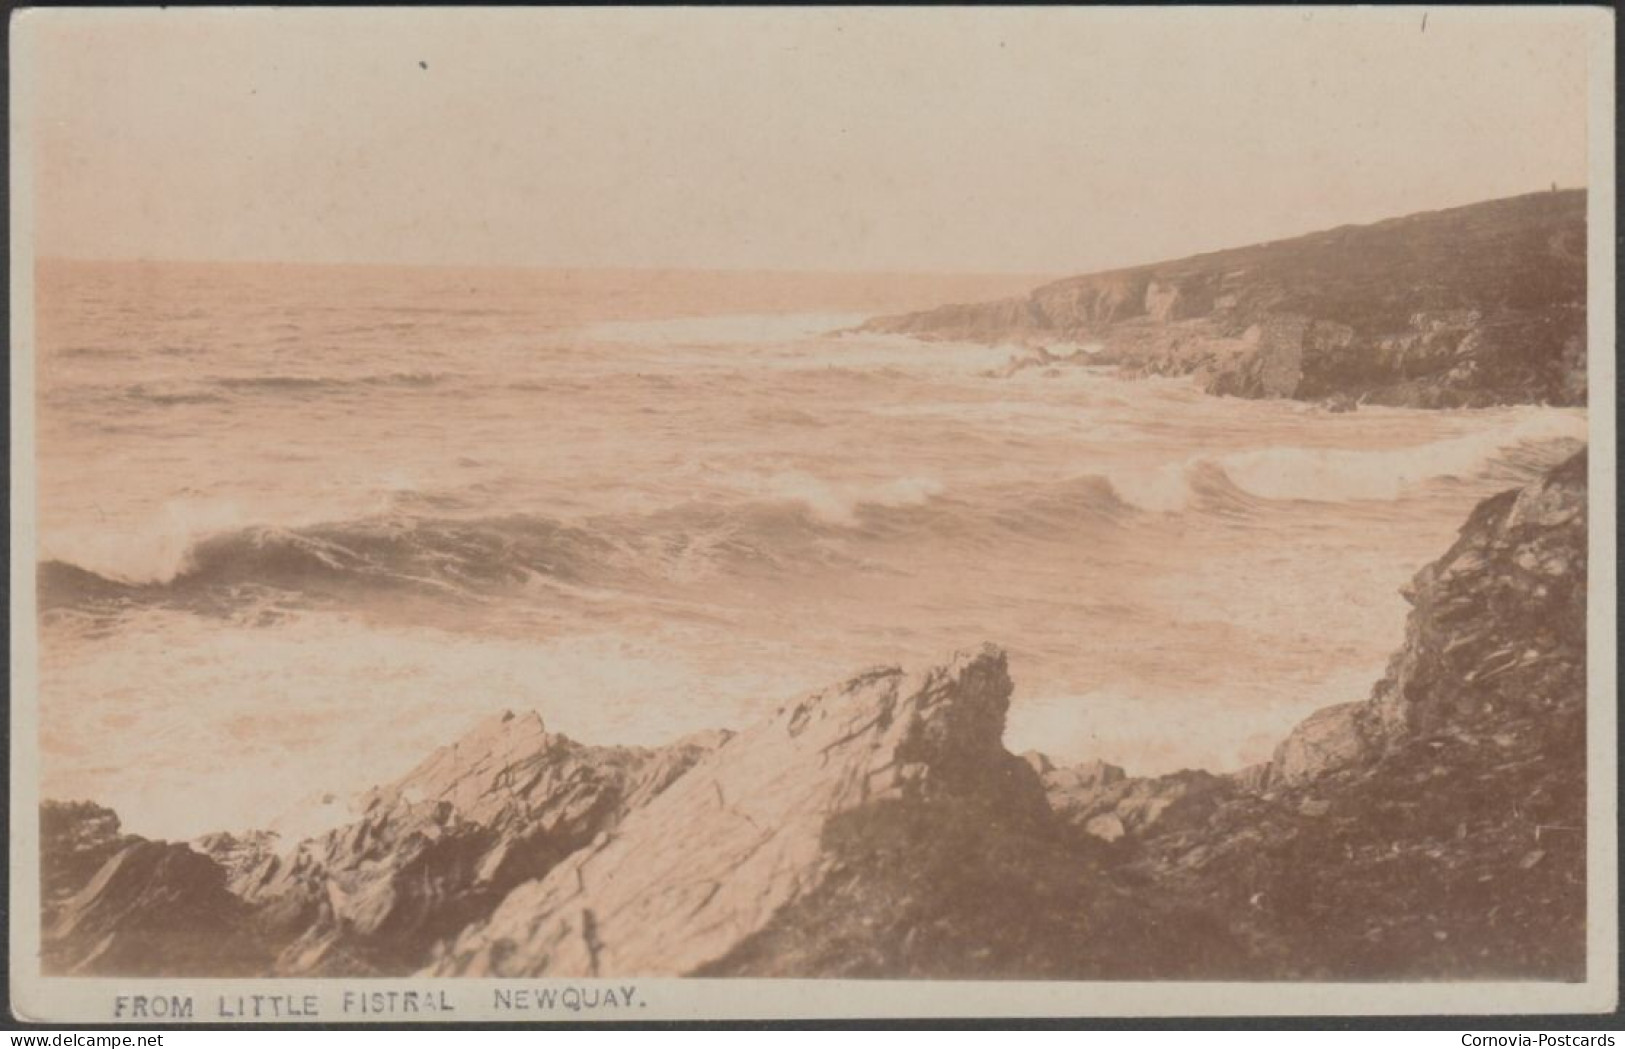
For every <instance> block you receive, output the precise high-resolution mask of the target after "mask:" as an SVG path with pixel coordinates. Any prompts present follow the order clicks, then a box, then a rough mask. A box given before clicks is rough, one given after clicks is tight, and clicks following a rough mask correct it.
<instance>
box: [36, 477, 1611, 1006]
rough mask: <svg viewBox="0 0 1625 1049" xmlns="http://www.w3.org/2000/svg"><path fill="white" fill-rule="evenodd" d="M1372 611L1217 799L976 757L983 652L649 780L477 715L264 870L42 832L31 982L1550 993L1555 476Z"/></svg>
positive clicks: (76, 829) (56, 824)
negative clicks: (1356, 664)
mask: <svg viewBox="0 0 1625 1049" xmlns="http://www.w3.org/2000/svg"><path fill="white" fill-rule="evenodd" d="M1406 596H1407V598H1408V599H1409V601H1410V602H1411V604H1412V606H1413V607H1412V611H1411V613H1410V616H1409V620H1408V623H1407V629H1406V637H1405V642H1404V644H1403V646H1402V647H1401V648H1400V649H1399V651H1398V652H1396V653H1395V655H1394V656H1393V659H1392V661H1391V663H1390V665H1389V667H1388V670H1387V673H1386V674H1385V675H1384V677H1383V679H1382V680H1381V681H1379V682H1377V683H1376V685H1375V687H1374V688H1373V689H1372V691H1371V693H1370V694H1369V695H1368V696H1366V697H1363V698H1360V697H1350V701H1349V702H1346V703H1342V704H1339V705H1336V706H1332V707H1329V708H1326V709H1324V710H1321V711H1319V712H1318V713H1316V714H1314V715H1313V716H1311V717H1310V718H1308V719H1307V720H1306V721H1304V722H1303V723H1302V724H1301V725H1300V726H1299V727H1298V728H1297V729H1295V730H1294V731H1293V732H1292V733H1291V734H1290V735H1288V736H1287V738H1286V739H1284V740H1283V741H1282V742H1281V743H1280V745H1279V746H1278V747H1277V749H1276V751H1275V754H1274V757H1273V759H1272V760H1271V761H1270V762H1268V763H1267V764H1265V765H1262V766H1256V767H1253V768H1249V769H1245V770H1242V771H1240V772H1235V773H1228V774H1214V773H1209V772H1202V771H1195V770H1192V771H1185V772H1180V773H1176V774H1173V775H1168V776H1161V777H1154V778H1141V777H1133V776H1130V775H1128V774H1127V773H1126V772H1125V771H1124V770H1123V769H1120V768H1117V767H1115V766H1113V765H1110V764H1107V763H1105V762H1099V761H1095V762H1090V763H1086V764H1083V765H1075V766H1070V767H1061V766H1057V765H1056V763H1055V762H1053V761H1052V760H1051V759H1049V758H1048V757H1046V756H1044V755H1042V754H1037V753H1030V754H1027V755H1023V756H1016V755H1013V754H1011V753H1009V752H1008V751H1007V750H1006V749H1005V747H1004V745H1003V742H1002V736H1003V731H1004V722H1005V715H1006V712H1007V710H1008V707H1009V704H1010V701H1011V696H1012V693H1013V690H1014V684H1013V682H1012V680H1011V676H1010V672H1009V668H1008V666H1007V663H1006V658H1005V655H1004V653H1003V652H1002V651H1000V650H999V649H998V648H996V647H993V646H991V645H988V646H983V647H981V648H978V649H974V650H970V651H966V652H962V653H959V654H957V655H955V656H953V657H952V658H951V659H949V660H948V661H946V662H945V663H943V664H942V665H940V666H936V667H932V668H927V669H924V670H922V671H918V672H915V673H907V672H904V671H903V670H901V669H898V668H895V667H883V668H877V669H873V670H869V671H865V672H863V673H861V674H858V675H856V676H854V677H852V678H851V679H849V680H847V681H844V682H841V683H839V684H836V685H833V686H831V687H829V688H826V689H824V690H822V691H820V692H817V693H814V694H812V695H809V696H805V697H801V698H799V699H796V700H794V701H792V702H788V703H785V704H784V705H782V706H780V707H778V709H777V710H775V711H774V712H773V713H772V715H771V716H769V717H765V718H764V719H763V720H762V721H760V722H759V723H758V724H756V725H754V726H750V727H747V728H745V729H743V730H742V731H740V732H738V733H737V734H730V733H726V732H717V733H713V734H709V735H704V736H700V737H693V738H689V739H685V740H682V741H679V742H677V743H674V744H672V745H670V746H667V747H663V748H634V747H596V746H588V745H584V744H581V743H578V742H576V741H574V740H571V739H568V738H567V737H564V736H562V735H558V734H556V733H550V732H548V731H547V729H546V728H545V727H544V725H543V722H542V719H541V718H540V717H539V716H537V715H535V714H506V715H503V716H500V717H497V718H493V719H492V720H490V721H489V722H487V723H485V724H484V725H481V726H479V727H477V728H476V729H475V730H474V731H472V732H471V733H470V734H469V735H467V736H466V737H464V738H463V739H461V740H459V741H457V742H456V743H454V744H452V745H450V746H447V747H444V748H442V749H440V750H439V751H436V752H435V753H434V754H432V755H430V756H429V757H428V758H427V759H426V760H425V761H424V762H423V763H422V764H421V765H420V766H418V767H417V768H416V769H414V770H413V771H411V772H410V773H408V774H407V775H406V776H404V777H403V778H402V779H401V780H400V781H398V782H396V783H394V784H390V785H387V786H384V787H380V788H377V789H375V790H373V791H371V792H369V793H368V794H367V795H366V796H365V797H363V798H361V799H358V802H357V818H356V819H355V820H354V821H353V822H351V823H349V824H348V825H346V826H343V827H340V828H338V829H336V830H333V831H330V832H328V833H326V834H322V835H318V836H316V837H313V838H310V839H307V840H303V841H298V842H284V841H281V840H279V839H278V838H276V836H275V835H271V834H268V833H259V834H247V835H227V834H217V835H211V836H208V837H206V838H204V839H202V840H200V841H196V842H192V843H163V842H153V841H146V840H143V839H141V838H138V837H133V836H130V835H126V834H123V833H122V832H121V830H120V827H119V823H118V818H117V817H116V815H114V814H113V813H112V812H111V811H109V810H107V809H105V808H101V807H99V806H96V805H93V804H90V803H84V802H79V803H62V802H46V803H45V804H44V806H43V807H42V811H41V846H42V848H41V853H42V869H41V876H42V889H43V892H42V897H43V900H44V913H43V915H42V919H43V942H44V948H43V951H44V958H43V961H44V965H45V968H46V971H47V972H58V973H86V974H117V975H127V976H135V975H161V974H162V975H202V974H209V975H219V976H226V975H246V974H258V975H300V974H322V975H341V974H352V975H405V974H410V973H429V974H437V975H481V976H594V975H596V976H621V975H626V976H631V975H641V976H651V975H709V976H724V975H756V976H849V977H857V976H865V977H958V978H1014V977H1030V978H1076V979H1130V978H1138V979H1154V978H1186V979H1193V978H1201V979H1351V980H1352V979H1390V978H1407V979H1421V978H1457V979H1465V978H1543V979H1568V980H1573V979H1580V978H1582V977H1583V976H1584V962H1585V921H1586V915H1585V840H1586V834H1585V827H1586V807H1585V806H1586V794H1585V787H1586V748H1585V738H1586V735H1585V715H1586V701H1585V654H1586V641H1585V638H1586V635H1585V604H1586V458H1585V453H1584V452H1581V453H1579V454H1578V455H1577V456H1575V457H1574V458H1573V459H1571V460H1569V461H1568V462H1566V463H1564V464H1563V465H1561V466H1559V467H1558V468H1556V469H1555V470H1553V471H1551V472H1550V473H1549V474H1548V475H1547V476H1545V477H1544V478H1543V479H1541V480H1539V481H1537V482H1535V483H1532V484H1530V485H1528V486H1526V487H1524V488H1522V489H1519V490H1514V491H1509V492H1506V493H1504V494H1502V495H1499V496H1496V497H1494V498H1491V499H1489V500H1486V501H1485V502H1483V503H1482V504H1481V505H1480V506H1479V507H1478V508H1477V509H1476V510H1475V511H1474V512H1473V514H1472V515H1471V517H1470V518H1469V520H1468V521H1467V522H1466V524H1465V525H1464V526H1463V528H1462V530H1461V533H1460V535H1459V537H1458V539H1457V540H1456V542H1455V544H1454V545H1453V546H1452V547H1451V548H1450V549H1449V550H1448V551H1447V552H1446V553H1445V554H1444V556H1442V557H1441V558H1440V559H1439V560H1437V561H1435V562H1434V563H1432V564H1430V565H1429V566H1427V567H1426V568H1424V569H1423V570H1422V571H1421V572H1420V573H1418V575H1417V576H1416V578H1415V580H1414V581H1413V583H1412V584H1411V585H1410V587H1409V588H1408V590H1407V592H1406ZM1170 731H1177V728H1173V727H1171V728H1170Z"/></svg>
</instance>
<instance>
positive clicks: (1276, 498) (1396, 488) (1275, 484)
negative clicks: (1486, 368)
mask: <svg viewBox="0 0 1625 1049" xmlns="http://www.w3.org/2000/svg"><path fill="white" fill-rule="evenodd" d="M1586 436H1587V427H1586V420H1585V418H1584V417H1583V416H1580V415H1578V414H1570V413H1564V414H1561V415H1547V414H1541V415H1524V416H1521V417H1519V418H1517V419H1516V420H1515V421H1514V422H1513V423H1512V424H1511V425H1510V426H1506V427H1503V428H1500V429H1496V430H1489V431H1485V432H1481V433H1476V434H1469V435H1466V436H1462V437H1452V438H1447V439H1445V440H1440V441H1434V442H1431V443H1429V444H1423V445H1410V446H1406V447H1401V448H1385V449H1348V448H1303V447H1277V448H1260V449H1254V450H1250V451H1242V452H1232V453H1229V454H1226V455H1218V456H1193V457H1191V458H1189V459H1184V460H1179V461H1175V462H1170V463H1164V464H1162V465H1160V466H1158V467H1155V468H1152V469H1149V470H1136V471H1132V472H1130V471H1124V472H1120V473H1114V474H1112V475H1111V477H1110V480H1111V483H1112V487H1113V489H1114V490H1115V491H1116V492H1117V494H1118V495H1119V496H1121V497H1122V498H1123V499H1124V500H1125V501H1126V502H1128V503H1130V504H1132V505H1134V506H1136V507H1139V508H1140V509H1142V510H1149V511H1154V512H1158V513H1177V512H1180V511H1184V510H1187V509H1191V508H1193V507H1194V506H1196V505H1198V501H1200V505H1201V507H1202V508H1204V509H1210V510H1211V509H1220V508H1228V509H1230V510H1233V511H1250V510H1256V509H1258V507H1259V501H1260V500H1265V501H1270V502H1318V503H1339V502H1364V501H1392V500H1395V499H1400V498H1403V497H1405V496H1406V495H1409V494H1411V493H1414V492H1415V491H1417V490H1419V489H1420V488H1421V487H1423V486H1425V485H1426V484H1428V483H1429V482H1434V481H1443V480H1450V479H1465V478H1476V477H1492V478H1498V479H1505V480H1508V481H1512V482H1519V483H1521V482H1522V481H1525V480H1528V479H1529V478H1530V477H1533V476H1534V475H1535V474H1537V473H1539V472H1540V471H1541V470H1542V469H1545V468H1547V467H1549V466H1551V465H1553V463H1555V462H1556V461H1558V460H1559V459H1561V458H1562V457H1563V456H1564V455H1566V454H1568V453H1570V452H1572V451H1573V450H1574V449H1575V448H1576V447H1577V446H1578V445H1579V444H1581V443H1583V442H1584V441H1585V439H1586Z"/></svg>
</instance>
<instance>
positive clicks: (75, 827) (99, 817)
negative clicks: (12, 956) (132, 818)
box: [39, 801, 137, 926]
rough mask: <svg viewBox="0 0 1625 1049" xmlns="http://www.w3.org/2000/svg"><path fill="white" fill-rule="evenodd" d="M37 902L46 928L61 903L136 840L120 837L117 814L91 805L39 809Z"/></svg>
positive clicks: (54, 803) (63, 804) (50, 803)
mask: <svg viewBox="0 0 1625 1049" xmlns="http://www.w3.org/2000/svg"><path fill="white" fill-rule="evenodd" d="M39 836H40V902H41V904H42V905H43V907H44V924H45V925H47V926H49V925H50V924H51V923H52V922H53V920H54V919H55V916H56V911H57V909H58V908H59V907H60V906H61V904H62V902H63V901H64V900H66V899H67V898H68V897H70V896H72V895H73V894H74V893H76V892H78V891H79V890H80V889H82V888H84V887H85V885H86V883H88V882H89V881H90V879H91V878H92V877H94V876H95V874H96V872H97V871H99V870H101V868H102V864H104V863H106V862H107V861H108V860H110V859H112V858H113V857H114V856H115V855H116V854H117V853H118V852H119V851H120V850H121V849H123V848H124V847H125V846H126V845H129V844H131V843H133V842H134V841H136V840H137V839H136V838H134V837H132V836H130V835H127V834H124V833H122V831H121V830H120V828H119V818H118V814H117V813H115V812H114V811H113V810H112V809H107V808H103V807H102V806H100V805H97V804H96V803H95V802H90V801H47V802H45V803H44V804H43V805H41V806H40V814H39Z"/></svg>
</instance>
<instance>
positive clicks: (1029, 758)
mask: <svg viewBox="0 0 1625 1049" xmlns="http://www.w3.org/2000/svg"><path fill="white" fill-rule="evenodd" d="M1021 760H1022V761H1025V762H1026V763H1027V767H1028V768H1030V769H1032V770H1033V772H1035V773H1036V774H1038V775H1039V776H1045V775H1048V774H1049V773H1051V772H1054V771H1055V762H1053V761H1051V760H1050V757H1049V755H1048V754H1044V753H1041V752H1039V751H1036V750H1029V751H1027V752H1026V753H1024V754H1022V755H1021Z"/></svg>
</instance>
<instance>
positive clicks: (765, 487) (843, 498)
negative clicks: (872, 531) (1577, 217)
mask: <svg viewBox="0 0 1625 1049" xmlns="http://www.w3.org/2000/svg"><path fill="white" fill-rule="evenodd" d="M735 484H736V485H737V486H738V487H739V488H741V489H742V490H743V491H744V492H746V493H747V494H749V495H751V496H754V497H756V498H759V499H767V500H773V501H785V502H792V503H798V504H800V505H802V506H804V507H806V508H807V509H808V510H810V511H811V512H812V513H813V514H814V515H815V516H816V517H817V518H818V519H819V520H820V521H822V522H824V523H826V524H830V525H836V526H839V527H847V528H849V527H853V526H855V525H857V524H859V523H860V519H861V515H862V514H863V512H864V511H865V510H876V509H884V508H887V507H902V506H919V505H922V504H924V503H925V502H926V501H928V500H930V499H932V498H933V497H935V496H938V495H941V494H942V492H943V485H942V482H941V481H938V480H937V479H936V478H934V477H898V478H893V479H890V480H884V481H853V482H836V481H828V480H825V479H823V478H820V477H815V476H814V475H812V474H810V473H807V472H805V471H802V470H784V471H779V472H776V473H768V474H758V475H747V476H743V477H738V478H735Z"/></svg>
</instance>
